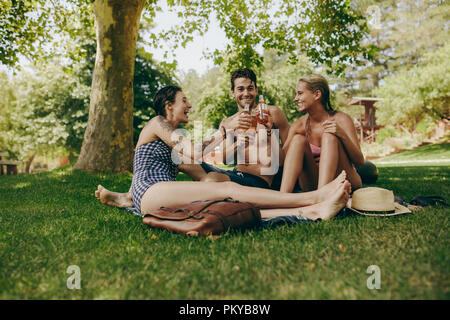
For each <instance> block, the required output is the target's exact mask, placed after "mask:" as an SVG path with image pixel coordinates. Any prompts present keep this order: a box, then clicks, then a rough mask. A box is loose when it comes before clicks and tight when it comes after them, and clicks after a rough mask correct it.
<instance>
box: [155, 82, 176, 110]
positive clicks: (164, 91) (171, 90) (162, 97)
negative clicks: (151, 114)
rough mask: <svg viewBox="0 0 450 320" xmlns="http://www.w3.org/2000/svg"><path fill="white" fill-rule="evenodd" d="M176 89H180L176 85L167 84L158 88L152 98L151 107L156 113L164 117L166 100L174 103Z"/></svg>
mask: <svg viewBox="0 0 450 320" xmlns="http://www.w3.org/2000/svg"><path fill="white" fill-rule="evenodd" d="M178 91H182V90H181V88H180V87H177V86H167V87H164V88H161V89H159V90H158V92H157V93H156V94H155V97H154V98H153V109H154V110H155V111H156V114H158V115H160V116H163V117H166V102H167V101H169V102H171V103H174V102H175V96H176V95H177V92H178Z"/></svg>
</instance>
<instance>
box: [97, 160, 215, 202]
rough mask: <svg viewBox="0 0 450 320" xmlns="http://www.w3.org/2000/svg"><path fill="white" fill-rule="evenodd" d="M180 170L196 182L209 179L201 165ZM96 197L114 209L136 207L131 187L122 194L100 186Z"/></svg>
mask: <svg viewBox="0 0 450 320" xmlns="http://www.w3.org/2000/svg"><path fill="white" fill-rule="evenodd" d="M178 170H179V171H181V172H184V173H186V174H187V175H188V176H189V177H191V178H192V180H194V181H200V180H202V179H205V178H206V177H207V174H206V172H205V170H203V168H202V166H201V165H199V164H180V165H179V166H178ZM208 178H209V181H215V180H214V177H212V176H210V177H208ZM218 181H222V180H218ZM95 197H96V198H97V199H98V200H100V202H101V203H103V204H106V205H108V206H112V207H118V208H125V207H132V206H133V205H134V204H133V200H132V198H131V186H130V190H129V191H128V192H126V193H121V192H114V191H110V190H108V189H106V188H105V187H103V186H102V185H98V187H97V190H96V191H95Z"/></svg>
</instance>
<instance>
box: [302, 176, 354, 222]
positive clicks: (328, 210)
mask: <svg viewBox="0 0 450 320" xmlns="http://www.w3.org/2000/svg"><path fill="white" fill-rule="evenodd" d="M349 190H351V184H350V182H348V181H344V183H341V184H340V185H339V187H338V189H337V190H334V192H333V193H330V194H329V197H328V199H327V200H325V201H323V202H320V203H318V204H315V205H312V206H308V207H303V208H299V209H298V213H299V215H301V216H303V217H306V218H310V219H312V220H317V219H319V218H320V219H322V220H328V219H331V218H333V217H334V216H335V215H336V214H337V213H338V212H339V211H341V209H342V208H343V207H344V206H345V204H346V203H347V201H348V199H349V198H350V193H349Z"/></svg>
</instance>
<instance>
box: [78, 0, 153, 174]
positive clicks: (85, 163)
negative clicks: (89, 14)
mask: <svg viewBox="0 0 450 320" xmlns="http://www.w3.org/2000/svg"><path fill="white" fill-rule="evenodd" d="M145 2H146V1H145V0H128V1H122V0H96V1H94V3H93V8H94V13H95V20H96V24H95V25H96V35H97V55H96V59H95V67H94V73H93V77H92V88H91V100H90V109H89V121H88V126H87V128H86V132H85V135H84V141H83V145H82V147H81V152H80V156H79V158H78V161H77V163H76V165H75V167H74V168H75V169H82V170H86V171H100V170H106V171H114V172H120V171H131V169H132V163H133V130H132V129H133V75H134V60H135V57H136V40H137V37H138V30H139V21H140V18H141V13H142V10H143V9H144V5H145Z"/></svg>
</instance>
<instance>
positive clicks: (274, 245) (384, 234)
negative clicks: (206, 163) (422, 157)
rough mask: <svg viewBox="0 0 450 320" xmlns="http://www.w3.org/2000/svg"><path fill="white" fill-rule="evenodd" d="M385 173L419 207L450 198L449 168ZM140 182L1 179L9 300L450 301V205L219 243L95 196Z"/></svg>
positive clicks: (3, 282)
mask: <svg viewBox="0 0 450 320" xmlns="http://www.w3.org/2000/svg"><path fill="white" fill-rule="evenodd" d="M430 148H432V147H430ZM441 148H442V149H445V148H447V146H445V148H444V147H442V146H441ZM445 150H447V151H448V149H445ZM428 151H430V152H431V151H433V150H428ZM428 151H427V152H428ZM433 152H434V151H433ZM422 153H423V152H422ZM437 154H439V153H437ZM397 156H400V154H399V155H397ZM433 157H434V156H433ZM379 172H380V175H379V180H378V182H377V184H376V186H380V187H385V188H389V189H393V190H394V192H395V194H396V195H399V196H402V197H404V198H405V200H407V201H409V200H411V199H412V198H413V197H414V196H416V195H442V196H444V197H445V198H446V199H447V202H450V197H449V195H450V186H449V178H450V166H448V165H434V166H411V165H408V166H387V165H384V166H380V167H379ZM180 179H183V177H182V176H181V177H180ZM130 181H131V176H130V175H112V174H98V175H90V174H87V173H83V172H77V171H74V172H73V171H71V170H70V169H68V168H64V169H58V170H54V171H52V172H47V173H40V174H33V175H17V176H0V212H1V214H0V299H449V298H450V282H449V274H450V258H449V257H450V252H449V232H448V229H449V221H448V220H449V213H450V210H449V209H446V208H428V209H424V210H422V211H420V212H416V213H414V214H409V215H403V216H395V217H388V218H386V217H364V216H358V215H351V216H347V217H345V218H339V219H333V220H330V221H325V222H318V223H309V224H302V225H293V226H282V227H276V228H272V229H263V230H258V229H256V230H250V231H246V232H243V233H227V234H225V235H223V236H221V237H220V238H218V239H215V240H212V239H208V238H202V237H200V238H192V237H186V236H182V235H177V234H174V233H170V232H166V231H162V230H152V229H149V228H148V227H147V226H146V225H144V224H142V222H141V220H140V218H138V217H136V216H133V215H132V214H129V213H127V212H125V211H124V210H120V209H116V208H110V207H106V206H104V205H102V204H101V203H99V202H98V201H97V200H96V199H95V197H94V190H95V189H96V186H97V184H103V185H104V186H106V187H107V188H111V189H114V190H117V191H123V192H124V191H127V190H128V187H129V183H130ZM70 265H77V266H79V267H80V270H81V289H80V290H69V289H68V288H67V286H66V281H67V278H68V277H69V276H70V274H67V273H66V270H67V268H68V267H69V266H70ZM370 265H377V266H379V267H380V270H381V289H379V290H369V289H368V288H367V285H366V283H367V279H368V277H369V276H371V274H367V273H366V270H367V268H368V267H369V266H370Z"/></svg>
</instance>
